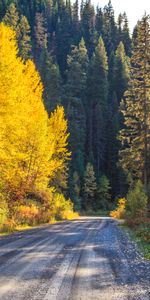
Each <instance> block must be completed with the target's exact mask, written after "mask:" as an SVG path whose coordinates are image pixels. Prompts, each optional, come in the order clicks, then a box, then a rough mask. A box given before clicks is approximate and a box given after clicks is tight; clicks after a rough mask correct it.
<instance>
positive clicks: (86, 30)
mask: <svg viewBox="0 0 150 300" xmlns="http://www.w3.org/2000/svg"><path fill="white" fill-rule="evenodd" d="M81 30H82V36H83V38H84V40H85V44H86V47H87V49H88V53H89V55H90V56H91V55H92V53H93V50H94V35H93V34H94V31H95V11H94V6H93V5H92V4H91V1H90V0H87V1H86V2H85V3H84V4H83V7H82V10H81Z"/></svg>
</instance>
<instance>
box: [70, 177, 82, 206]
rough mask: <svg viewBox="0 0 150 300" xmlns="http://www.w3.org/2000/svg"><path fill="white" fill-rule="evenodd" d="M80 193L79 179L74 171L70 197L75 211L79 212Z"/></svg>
mask: <svg viewBox="0 0 150 300" xmlns="http://www.w3.org/2000/svg"><path fill="white" fill-rule="evenodd" d="M80 192H81V182H80V177H79V175H78V173H77V172H76V171H75V172H74V173H73V195H72V196H73V201H74V209H75V211H80V210H81V199H80Z"/></svg>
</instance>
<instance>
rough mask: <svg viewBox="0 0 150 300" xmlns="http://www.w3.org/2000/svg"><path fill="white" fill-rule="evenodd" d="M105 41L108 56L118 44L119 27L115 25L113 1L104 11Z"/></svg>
mask: <svg viewBox="0 0 150 300" xmlns="http://www.w3.org/2000/svg"><path fill="white" fill-rule="evenodd" d="M102 37H103V40H104V43H105V47H106V50H107V53H108V56H109V55H110V53H111V52H112V51H114V50H115V48H116V43H117V26H116V24H115V17H114V9H113V7H112V3H111V0H109V2H108V5H106V6H105V7H104V10H103V35H102Z"/></svg>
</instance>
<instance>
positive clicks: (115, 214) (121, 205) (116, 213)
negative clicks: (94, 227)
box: [110, 198, 126, 219]
mask: <svg viewBox="0 0 150 300" xmlns="http://www.w3.org/2000/svg"><path fill="white" fill-rule="evenodd" d="M125 208H126V199H125V198H120V199H118V207H117V209H116V210H113V211H111V212H110V216H111V217H112V218H116V219H121V218H123V217H124V214H125Z"/></svg>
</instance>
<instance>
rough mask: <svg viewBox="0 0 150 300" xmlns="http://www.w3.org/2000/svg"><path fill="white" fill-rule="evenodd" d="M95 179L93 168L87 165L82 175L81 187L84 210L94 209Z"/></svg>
mask: <svg viewBox="0 0 150 300" xmlns="http://www.w3.org/2000/svg"><path fill="white" fill-rule="evenodd" d="M96 189H97V185H96V178H95V173H94V169H93V166H92V165H91V164H90V163H88V164H87V166H86V171H85V175H84V185H83V208H84V209H85V210H92V209H94V208H95V196H96Z"/></svg>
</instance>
